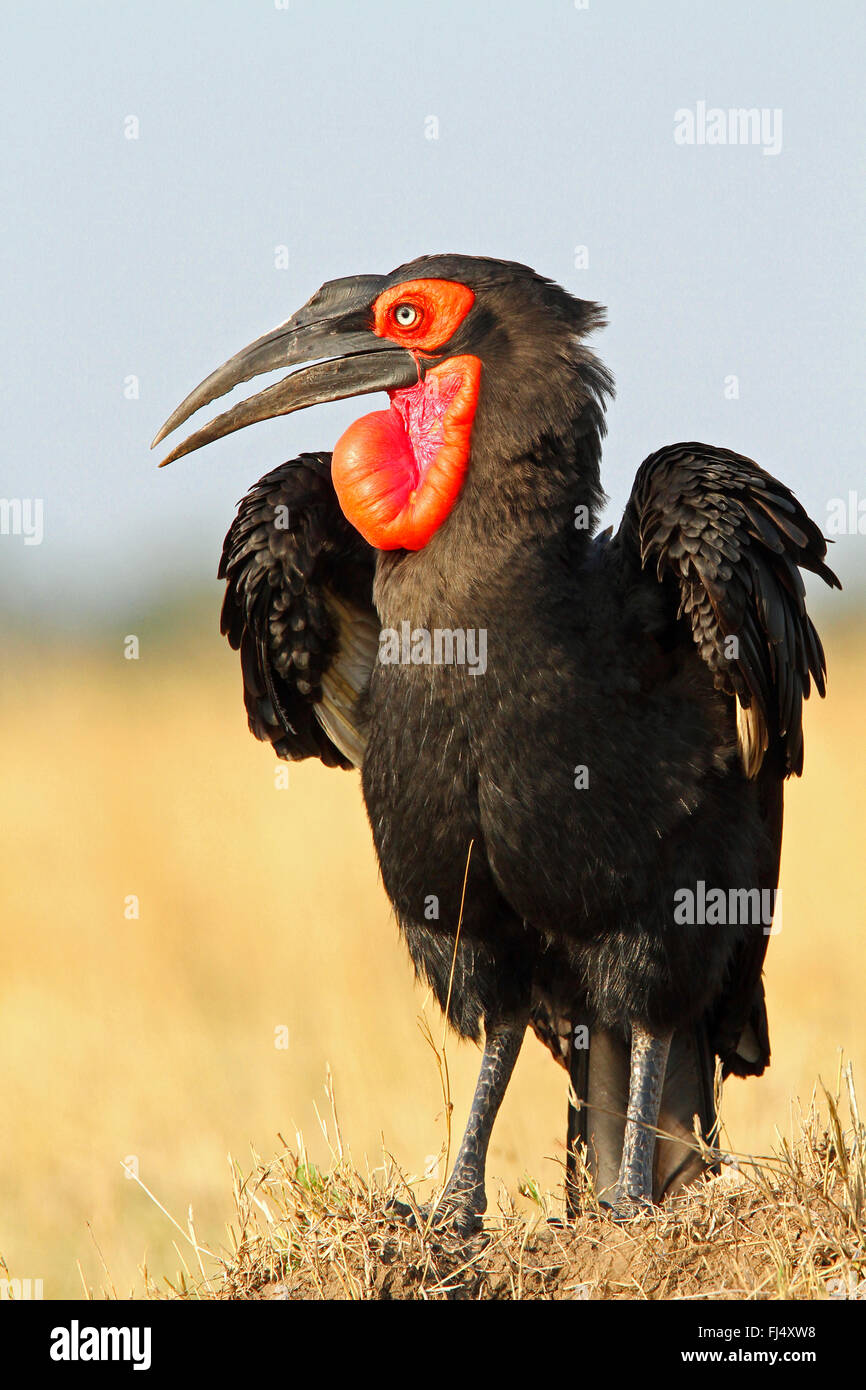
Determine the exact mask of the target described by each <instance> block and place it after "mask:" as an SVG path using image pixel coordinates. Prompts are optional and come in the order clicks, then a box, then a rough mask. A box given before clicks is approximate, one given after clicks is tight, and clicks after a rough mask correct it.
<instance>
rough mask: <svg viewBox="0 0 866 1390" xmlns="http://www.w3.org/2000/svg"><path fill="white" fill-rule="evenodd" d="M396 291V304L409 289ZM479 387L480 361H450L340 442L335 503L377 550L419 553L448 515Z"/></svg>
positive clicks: (352, 427)
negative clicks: (337, 502)
mask: <svg viewBox="0 0 866 1390" xmlns="http://www.w3.org/2000/svg"><path fill="white" fill-rule="evenodd" d="M420 283H422V284H423V283H427V284H430V283H433V282H430V281H427V282H420ZM440 283H443V284H445V283H448V282H445V281H442V282H440ZM398 288H399V290H400V291H401V295H400V297H399V298H398V299H397V300H395V301H394V302H395V303H396V304H402V303H405V302H407V301H408V299H409V296H408V294H407V290H408V286H406V285H401V286H399V287H398ZM456 288H458V289H463V288H465V287H464V286H457V287H456ZM386 293H389V294H390V293H392V292H391V291H387V292H386ZM469 293H470V294H471V293H472V292H471V290H470V291H469ZM383 297H384V296H380V300H381V299H382V298H383ZM379 302H380V301H377V303H379ZM413 302H414V301H413ZM465 312H468V306H467V309H466V310H465ZM451 332H453V329H452V330H451V331H450V332H449V333H448V335H447V337H450V336H451ZM388 336H389V337H391V336H392V335H391V334H390V333H389V334H388ZM447 337H446V338H445V339H443V341H447ZM426 346H430V343H429V341H428V342H427V344H426ZM480 382H481V362H480V360H479V359H478V358H477V357H471V356H464V357H450V358H448V360H447V361H445V362H441V363H440V364H439V365H438V366H437V367H431V368H430V369H429V370H428V371H427V373H426V375H425V377H424V380H423V381H420V380H419V382H418V384H417V385H416V386H410V387H408V388H405V389H403V390H400V391H389V393H388V394H389V396H390V397H391V407H390V409H389V410H375V411H373V412H372V413H371V414H369V415H364V416H362V417H361V419H360V420H356V421H355V422H354V424H352V425H350V426H349V428H348V429H347V430H346V432H345V434H343V435H342V436H341V438H340V439H339V440H338V441H337V444H336V445H335V447H334V454H333V459H332V463H331V478H332V481H333V484H334V488H335V490H336V493H337V499H338V501H339V503H340V507H341V508H342V511H343V514H344V515H345V517H346V519H347V520H348V521H349V522H351V524H352V525H353V526H354V527H355V530H356V531H359V532H360V533H361V535H362V536H363V537H364V539H365V540H366V541H368V542H369V544H370V545H372V546H375V547H376V549H378V550H421V549H422V547H423V546H425V545H426V544H427V542H428V541H429V539H430V537H431V536H432V535H433V533H434V531H436V530H437V528H438V527H439V526H441V525H442V522H443V521H444V520H445V518H446V516H447V515H448V513H449V512H450V511H451V508H452V507H453V506H454V503H455V501H456V500H457V496H458V493H459V492H460V489H461V487H462V485H463V479H464V476H465V474H466V468H467V466H468V463H469V445H470V436H471V434H472V421H473V420H474V418H475V407H476V405H477V402H478V389H479V385H480Z"/></svg>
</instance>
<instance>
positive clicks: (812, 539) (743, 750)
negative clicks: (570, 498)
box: [616, 444, 841, 777]
mask: <svg viewBox="0 0 866 1390" xmlns="http://www.w3.org/2000/svg"><path fill="white" fill-rule="evenodd" d="M616 540H617V542H618V543H619V544H621V545H622V546H623V547H626V548H628V547H632V548H634V550H635V551H636V553H637V555H638V556H639V559H640V563H641V565H642V566H650V565H652V566H653V567H654V568H655V571H656V575H657V577H658V579H659V581H660V582H661V583H663V584H670V585H672V587H673V591H674V592H673V597H674V599H675V600H676V601H677V602H678V605H679V606H678V614H679V615H682V614H685V615H687V617H688V618H689V620H690V622H691V628H692V636H693V638H694V641H695V645H696V646H697V649H698V651H699V652H700V654H701V656H702V658H703V660H704V661H705V662H706V664H707V666H708V667H709V668H710V670H711V671H712V673H713V679H714V683H715V685H716V688H717V689H718V690H722V691H725V693H726V694H728V695H731V696H732V697H735V698H736V702H737V733H738V741H739V747H740V754H741V757H742V761H743V766H744V768H745V771H746V774H747V775H748V776H749V777H755V776H757V774H758V771H759V770H760V767H761V764H762V762H763V759H764V755H765V753H766V751H767V749H768V748H769V747H771V746H773V747H778V748H779V750H780V752H781V754H782V758H783V766H784V770H785V774H786V775H788V774H789V773H795V774H797V775H799V774H800V773H801V772H802V770H803V727H802V706H803V700H804V699H806V698H807V697H808V695H809V691H810V688H811V682H812V681H814V682H815V686H816V688H817V690H818V692H819V694H821V695H823V694H824V688H825V687H824V679H825V675H826V666H825V661H824V651H823V648H822V646H821V641H820V638H819V637H818V634H817V632H816V631H815V628H814V627H813V625H812V622H811V619H810V618H809V615H808V614H807V612H806V606H805V589H804V587H803V579H802V576H801V574H800V570H801V569H806V570H811V571H812V572H813V573H814V574H819V575H820V576H821V578H822V579H823V580H825V582H826V583H827V584H829V585H831V586H833V587H836V588H841V585H840V583H839V580H838V579H837V578H836V575H835V574H834V573H833V571H832V570H831V569H829V568H828V567H827V565H826V564H825V563H824V557H825V555H826V553H827V543H826V541H825V539H824V537H823V535H822V534H821V531H820V530H819V528H818V527H817V526H816V525H815V523H814V522H813V521H812V520H811V519H810V518H809V517H808V516H807V515H806V513H805V511H804V510H803V508H802V507H801V506H800V504H799V502H798V501H797V500H796V498H795V497H794V496H793V494H792V493H791V492H790V491H789V490H788V488H786V487H785V485H784V484H783V483H780V482H778V481H777V480H776V479H775V478H773V477H771V476H770V474H769V473H765V472H764V470H763V469H762V468H759V467H758V465H757V464H756V463H753V462H752V460H751V459H747V458H743V457H742V455H740V454H734V453H731V452H730V451H729V450H728V449H716V448H713V447H712V446H711V445H708V444H674V445H671V446H670V447H668V448H666V449H660V450H659V451H658V452H657V453H655V454H651V455H650V457H649V458H648V459H646V460H645V461H644V463H642V464H641V466H640V469H639V470H638V473H637V477H636V478H635V483H634V488H633V489H632V494H631V497H630V498H629V501H628V505H627V507H626V510H625V514H624V516H623V521H622V525H621V527H620V530H619V532H618V533H617V537H616Z"/></svg>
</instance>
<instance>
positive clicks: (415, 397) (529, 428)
mask: <svg viewBox="0 0 866 1390" xmlns="http://www.w3.org/2000/svg"><path fill="white" fill-rule="evenodd" d="M603 323H604V318H603V314H602V311H601V309H600V308H599V306H598V305H596V304H593V303H590V302H588V301H586V300H579V299H575V298H574V297H573V296H572V295H570V294H568V293H567V292H566V291H565V290H563V289H561V288H560V287H559V286H558V285H556V284H554V283H553V282H552V281H550V280H546V279H544V278H543V277H542V276H540V275H537V274H536V273H535V272H534V271H533V270H530V269H529V267H527V266H523V265H518V264H515V263H513V262H508V261H497V260H488V259H485V258H482V257H475V256H457V255H444V256H423V257H421V258H419V259H418V260H415V261H411V262H410V263H409V264H407V265H403V266H400V267H399V268H398V269H397V270H395V271H393V272H392V273H391V274H390V275H384V276H382V275H360V276H353V277H350V278H346V279H341V280H331V281H329V282H328V283H327V284H325V285H323V286H322V288H321V289H320V290H319V291H318V292H317V293H316V294H314V295H313V297H312V299H310V300H309V301H308V302H307V303H306V304H305V305H304V307H303V308H302V309H299V310H298V312H297V313H295V314H293V315H292V317H291V318H290V319H288V320H287V321H286V322H285V323H283V324H281V325H280V327H279V328H277V329H275V330H274V331H273V332H271V333H267V334H265V335H264V337H262V338H258V339H257V340H256V341H255V342H254V343H251V344H250V346H249V347H246V348H244V349H243V351H242V352H239V353H237V354H236V356H234V357H232V358H230V359H229V361H228V362H226V363H225V364H224V365H223V366H222V367H219V368H218V369H217V370H216V371H215V372H212V373H211V375H210V376H209V377H207V378H206V379H205V380H204V381H203V382H202V383H201V384H200V385H199V386H197V387H196V388H195V390H194V391H192V392H191V393H190V395H188V396H187V398H186V400H184V401H183V402H182V403H181V405H179V406H178V408H177V409H176V410H175V411H174V413H173V414H172V415H171V416H170V417H169V419H168V420H167V421H166V423H165V424H164V425H163V427H162V429H161V430H160V431H159V434H158V435H157V436H156V439H155V440H154V444H158V443H160V441H161V440H163V439H164V438H165V437H166V435H168V434H170V433H171V432H172V431H173V430H175V429H177V427H178V426H179V425H181V424H183V422H184V421H185V420H187V419H189V417H190V416H191V415H193V414H194V413H195V412H196V411H197V410H199V409H201V408H202V407H203V406H206V405H209V404H210V403H211V402H212V401H214V400H216V399H217V398H218V397H219V396H222V395H224V394H225V393H226V392H227V391H230V390H231V389H232V388H233V387H235V386H237V385H239V384H240V383H241V382H244V381H248V380H250V378H251V377H254V376H258V375H259V374H260V373H262V372H270V371H274V370H275V369H278V368H280V367H284V366H291V367H299V368H300V369H299V370H295V371H293V372H291V373H290V374H289V375H288V376H287V377H284V378H283V380H282V381H279V382H277V383H276V384H275V385H273V386H269V387H267V389H265V390H263V391H260V392H259V393H258V394H257V395H254V396H252V397H250V398H249V399H247V400H245V401H242V402H240V403H239V404H238V405H236V406H234V407H232V409H230V410H227V411H225V412H224V413H223V414H222V415H218V416H217V417H216V418H215V419H214V420H212V421H211V422H210V423H209V424H207V425H205V426H204V427H203V428H202V429H200V430H197V431H196V432H195V433H194V434H192V435H190V436H189V438H188V439H186V440H184V442H183V443H182V444H179V445H178V446H177V447H176V448H175V449H174V450H173V451H172V452H171V453H170V454H169V455H168V457H167V458H166V459H164V460H163V463H164V464H166V463H171V462H172V461H173V460H174V459H178V458H180V457H182V455H184V454H188V453H190V452H191V451H192V450H194V449H198V448H200V447H201V446H202V445H203V444H209V443H210V442H211V441H212V440H215V439H219V438H221V437H222V436H223V435H226V434H230V433H232V432H233V431H234V430H238V429H241V428H243V426H245V425H250V424H253V423H254V422H256V421H258V420H267V419H271V418H272V417H274V416H277V415H288V414H290V413H291V412H292V411H295V410H301V409H303V408H304V407H305V406H309V405H315V404H318V403H320V402H324V401H333V400H339V399H342V398H343V397H347V396H360V395H364V394H366V393H368V392H371V391H383V390H384V391H387V392H388V394H389V396H390V407H389V409H387V410H379V411H374V412H373V413H371V414H368V415H364V416H362V417H361V418H360V419H359V420H356V421H355V422H354V424H352V425H350V426H349V428H348V429H347V430H346V432H345V433H344V434H343V436H342V437H341V438H340V439H339V441H338V442H337V444H336V445H335V447H334V452H333V465H332V476H333V482H334V487H335V489H336V492H337V496H338V498H339V501H340V505H341V507H342V509H343V511H344V513H345V515H346V517H347V518H348V520H349V521H350V522H351V523H352V525H353V526H354V527H355V528H356V529H357V530H358V531H359V532H360V533H361V535H363V536H364V537H365V539H366V540H367V541H369V543H370V544H371V545H373V546H375V547H377V548H378V549H381V550H397V549H405V550H419V549H421V548H422V547H423V546H424V545H426V544H427V542H428V541H429V539H430V538H431V536H432V535H433V534H434V532H435V531H436V530H438V528H439V527H440V526H441V525H442V523H443V522H444V521H445V519H446V517H447V516H448V515H449V513H450V512H451V511H452V509H453V508H454V506H455V504H456V502H457V499H458V497H459V496H460V494H461V492H462V491H463V489H464V484H465V483H466V480H467V473H468V472H469V470H471V471H472V474H473V475H474V476H475V475H478V474H481V473H484V472H485V471H488V472H489V471H490V470H493V469H496V468H501V467H502V466H503V465H505V464H507V462H508V460H509V459H515V458H523V459H525V458H526V457H527V456H529V455H531V453H532V451H533V449H537V448H538V447H539V446H540V445H541V444H542V442H543V441H545V440H549V438H550V437H552V436H553V435H554V434H556V433H557V432H565V431H568V430H570V429H573V428H574V426H575V424H576V421H577V419H578V417H579V415H580V413H581V411H582V410H583V409H584V408H585V407H587V406H588V407H589V408H590V413H591V414H592V415H593V417H594V418H595V417H596V416H597V420H596V421H595V424H596V428H597V430H598V432H600V431H601V429H602V425H601V423H600V422H601V411H602V409H603V398H604V395H605V394H606V392H608V391H609V390H610V379H609V378H608V376H607V373H606V372H605V370H604V368H602V367H601V366H600V364H599V363H598V362H597V360H596V359H595V358H594V357H593V356H592V354H591V353H589V352H588V351H587V349H586V348H585V347H584V345H583V341H582V340H583V338H584V337H585V335H586V334H587V333H589V332H591V331H592V329H594V328H597V327H599V326H601V325H602V324H603ZM302 363H306V364H308V365H305V366H300V364H302ZM475 481H476V482H478V481H480V482H481V485H482V486H483V485H484V480H483V478H482V479H479V478H478V477H477V476H475Z"/></svg>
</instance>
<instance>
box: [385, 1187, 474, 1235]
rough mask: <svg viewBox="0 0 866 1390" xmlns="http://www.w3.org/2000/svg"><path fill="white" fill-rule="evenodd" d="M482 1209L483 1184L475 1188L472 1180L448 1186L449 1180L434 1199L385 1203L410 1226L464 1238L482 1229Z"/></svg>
mask: <svg viewBox="0 0 866 1390" xmlns="http://www.w3.org/2000/svg"><path fill="white" fill-rule="evenodd" d="M486 1209H487V1198H486V1196H485V1193H484V1188H483V1186H482V1187H481V1189H480V1192H479V1189H478V1186H477V1185H476V1184H473V1185H472V1186H471V1187H466V1186H462V1185H460V1186H456V1185H455V1186H454V1187H452V1186H451V1183H449V1184H448V1186H447V1187H446V1188H445V1191H444V1192H443V1193H442V1196H441V1197H440V1198H439V1201H438V1202H425V1203H424V1204H423V1205H421V1206H415V1207H413V1206H410V1205H409V1203H408V1202H400V1201H397V1200H394V1201H393V1202H391V1203H390V1205H389V1210H390V1211H391V1212H392V1213H393V1214H394V1215H395V1216H397V1217H399V1218H400V1220H401V1221H405V1222H406V1225H407V1226H410V1227H411V1228H412V1229H413V1230H421V1231H425V1232H426V1231H431V1230H432V1231H436V1232H437V1233H438V1232H443V1233H444V1232H452V1233H453V1234H454V1235H458V1236H462V1237H464V1238H465V1237H468V1236H474V1235H478V1233H479V1232H480V1231H481V1230H482V1229H483V1226H484V1219H483V1218H484V1212H485V1211H486Z"/></svg>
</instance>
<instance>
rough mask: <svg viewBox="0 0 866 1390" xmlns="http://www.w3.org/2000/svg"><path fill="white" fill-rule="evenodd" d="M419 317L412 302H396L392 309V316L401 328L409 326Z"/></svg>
mask: <svg viewBox="0 0 866 1390" xmlns="http://www.w3.org/2000/svg"><path fill="white" fill-rule="evenodd" d="M420 317H421V315H420V314H419V313H418V310H417V309H416V308H415V305H414V304H398V305H397V307H396V308H395V310H394V318H395V320H396V322H397V323H399V325H400V327H401V328H411V327H412V326H413V324H416V323H417V322H418V320H419V318H420Z"/></svg>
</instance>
